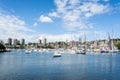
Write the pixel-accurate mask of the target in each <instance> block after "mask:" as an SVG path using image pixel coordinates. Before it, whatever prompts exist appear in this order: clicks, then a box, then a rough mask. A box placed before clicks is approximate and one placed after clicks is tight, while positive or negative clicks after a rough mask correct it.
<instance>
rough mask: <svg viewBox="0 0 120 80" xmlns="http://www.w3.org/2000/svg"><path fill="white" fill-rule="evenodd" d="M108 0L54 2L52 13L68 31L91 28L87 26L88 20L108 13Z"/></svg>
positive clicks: (61, 0) (58, 0)
mask: <svg viewBox="0 0 120 80" xmlns="http://www.w3.org/2000/svg"><path fill="white" fill-rule="evenodd" d="M108 1H109V0H104V2H105V3H106V4H102V3H100V0H55V4H56V9H55V11H56V12H54V13H56V14H57V15H59V16H60V17H59V19H61V20H62V22H63V23H62V24H63V26H64V27H65V28H67V29H68V30H69V29H70V30H75V29H84V28H91V27H90V26H88V25H89V24H91V23H88V22H87V20H88V18H90V17H92V16H94V15H99V14H103V13H106V12H108V11H109V5H108V4H107V2H108Z"/></svg>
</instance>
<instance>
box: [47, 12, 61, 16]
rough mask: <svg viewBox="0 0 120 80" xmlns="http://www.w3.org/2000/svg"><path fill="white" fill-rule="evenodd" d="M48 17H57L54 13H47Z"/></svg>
mask: <svg viewBox="0 0 120 80" xmlns="http://www.w3.org/2000/svg"><path fill="white" fill-rule="evenodd" d="M48 15H49V16H51V17H59V16H58V14H57V13H56V12H52V13H49V14H48Z"/></svg>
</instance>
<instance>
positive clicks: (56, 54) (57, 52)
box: [53, 51, 61, 57]
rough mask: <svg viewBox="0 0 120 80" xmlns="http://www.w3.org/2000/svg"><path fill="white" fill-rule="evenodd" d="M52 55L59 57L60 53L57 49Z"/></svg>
mask: <svg viewBox="0 0 120 80" xmlns="http://www.w3.org/2000/svg"><path fill="white" fill-rule="evenodd" d="M53 57H61V54H60V53H59V51H55V52H54V54H53Z"/></svg>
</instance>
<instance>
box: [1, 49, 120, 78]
mask: <svg viewBox="0 0 120 80" xmlns="http://www.w3.org/2000/svg"><path fill="white" fill-rule="evenodd" d="M52 54H53V53H45V54H41V53H39V52H38V53H37V52H33V53H31V54H25V52H24V51H19V52H18V51H12V52H6V53H0V80H120V53H114V54H86V55H81V54H62V57H59V58H53V56H52Z"/></svg>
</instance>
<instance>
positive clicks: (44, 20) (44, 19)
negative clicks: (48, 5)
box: [39, 15, 53, 23]
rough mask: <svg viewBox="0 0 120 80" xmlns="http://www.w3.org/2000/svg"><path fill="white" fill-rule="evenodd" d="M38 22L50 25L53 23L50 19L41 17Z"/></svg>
mask: <svg viewBox="0 0 120 80" xmlns="http://www.w3.org/2000/svg"><path fill="white" fill-rule="evenodd" d="M39 20H40V22H44V23H51V22H53V20H52V19H51V18H50V17H47V16H44V15H41V16H40V18H39Z"/></svg>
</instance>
